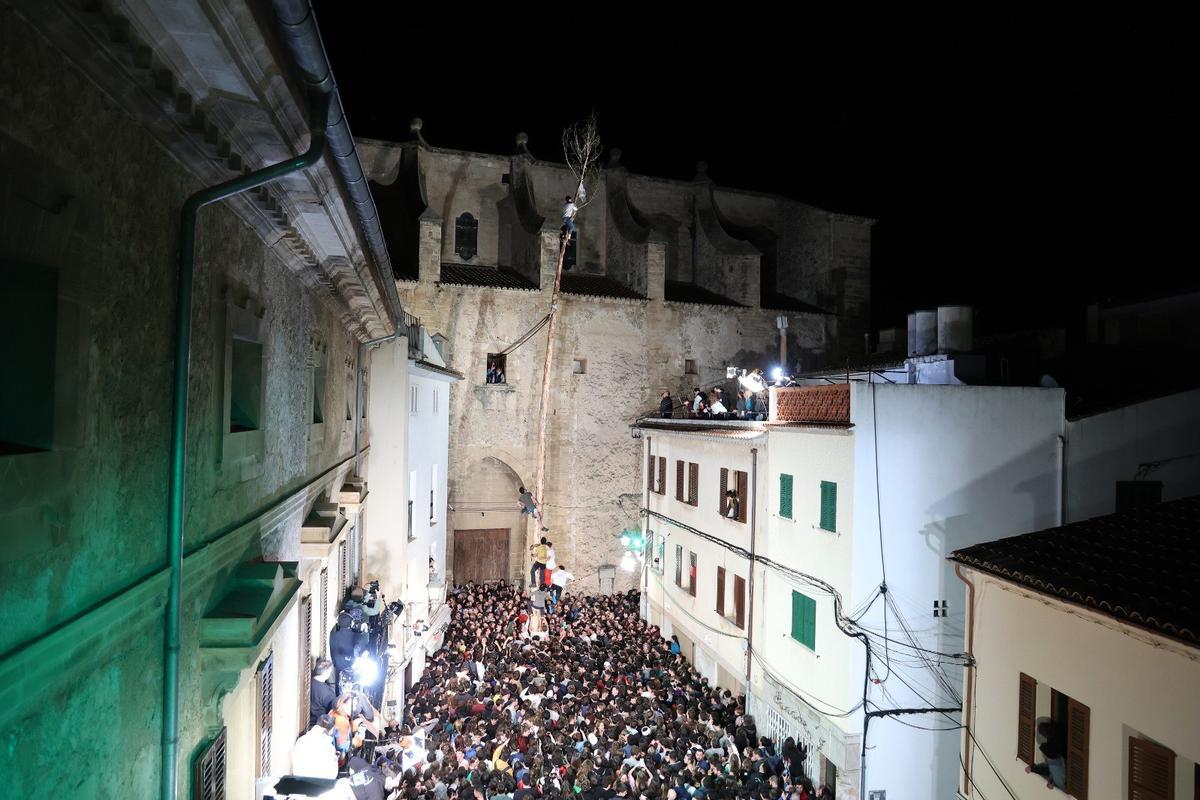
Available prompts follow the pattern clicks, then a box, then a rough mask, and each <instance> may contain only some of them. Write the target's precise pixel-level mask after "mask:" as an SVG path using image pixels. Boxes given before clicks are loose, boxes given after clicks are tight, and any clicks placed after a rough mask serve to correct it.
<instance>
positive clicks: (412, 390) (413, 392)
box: [408, 386, 417, 416]
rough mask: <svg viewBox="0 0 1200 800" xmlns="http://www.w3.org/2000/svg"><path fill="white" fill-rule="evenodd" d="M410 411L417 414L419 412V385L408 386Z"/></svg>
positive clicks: (414, 414)
mask: <svg viewBox="0 0 1200 800" xmlns="http://www.w3.org/2000/svg"><path fill="white" fill-rule="evenodd" d="M408 413H409V414H412V415H413V416H416V414H417V387H416V386H410V387H409V388H408Z"/></svg>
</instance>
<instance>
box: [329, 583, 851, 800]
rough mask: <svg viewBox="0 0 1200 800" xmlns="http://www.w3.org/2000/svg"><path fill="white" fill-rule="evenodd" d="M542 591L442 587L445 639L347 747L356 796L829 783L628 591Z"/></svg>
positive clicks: (817, 791) (509, 798)
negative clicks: (445, 592) (366, 736)
mask: <svg viewBox="0 0 1200 800" xmlns="http://www.w3.org/2000/svg"><path fill="white" fill-rule="evenodd" d="M539 593H541V594H542V595H545V592H543V591H542V587H541V586H535V587H534V588H533V589H532V591H531V590H522V589H520V588H518V587H516V586H512V585H503V584H493V585H486V586H479V585H469V586H467V587H461V588H458V589H455V590H453V591H452V593H451V595H450V596H449V597H448V603H449V604H450V609H451V621H450V623H449V626H448V628H447V630H446V632H445V644H444V646H443V647H442V648H441V649H440V650H438V651H437V652H436V653H435V654H433V655H432V656H430V658H429V660H428V661H427V662H426V667H425V672H424V675H423V676H422V677H421V679H420V680H419V681H418V682H417V683H416V684H415V685H414V686H413V687H412V688H411V690H410V691H409V693H408V696H407V697H406V699H405V704H404V713H403V718H402V719H400V720H396V719H392V720H388V721H387V723H386V724H385V725H384V726H383V727H382V728H381V729H380V732H379V735H378V738H379V745H378V746H376V747H374V748H372V749H371V750H370V751H369V752H368V751H367V750H355V751H354V752H350V753H348V755H349V758H348V759H347V763H346V766H347V767H348V769H349V772H350V776H349V783H350V784H351V788H352V790H353V793H354V796H355V797H356V798H358V800H384V799H385V798H387V800H399V799H400V798H430V799H432V800H453V799H454V798H460V799H466V798H469V799H470V800H475V799H476V798H478V799H479V800H532V799H533V798H544V799H545V800H555V798H560V799H561V798H578V800H592V799H593V798H610V797H629V798H639V799H640V800H689V798H695V800H706V799H710V800H718V799H719V798H759V799H760V800H813V799H815V798H828V797H832V793H831V792H830V791H829V790H828V789H826V788H825V787H822V786H818V787H816V788H814V787H813V785H812V783H811V782H810V781H809V780H808V778H807V777H806V766H807V765H806V763H805V762H806V753H805V750H804V748H803V746H797V745H796V743H795V742H793V741H792V740H791V739H788V740H786V741H784V742H782V743H777V742H772V741H770V740H769V739H767V738H765V737H760V736H759V732H758V730H757V729H756V726H755V722H754V720H753V718H752V717H751V716H750V715H748V714H747V713H746V710H745V707H744V699H743V698H742V697H736V696H734V695H733V694H732V693H731V692H730V690H728V689H720V688H718V687H716V686H711V685H709V682H708V680H707V679H706V678H703V677H701V676H700V675H699V674H698V673H697V672H696V670H695V669H694V668H693V667H692V665H691V664H690V663H688V661H687V660H686V659H685V658H684V656H683V655H682V653H681V652H680V648H679V644H678V642H677V641H672V640H666V639H663V638H662V636H661V635H660V632H659V630H658V629H657V628H655V627H653V626H648V625H647V624H646V623H645V622H644V621H643V620H642V619H641V617H640V615H639V613H638V601H639V596H638V594H637V592H635V591H631V592H628V593H625V594H615V595H600V596H581V595H574V594H571V595H561V593H559V597H558V602H557V603H543V604H542V607H541V608H538V607H536V606H535V597H536V596H537V595H538V594H539ZM541 599H543V600H544V597H543V598H541ZM350 711H351V712H352V711H353V709H350ZM322 717H327V715H322V716H321V717H317V718H316V719H317V721H316V723H315V724H314V730H315V732H310V733H311V735H313V736H321V735H325V734H323V733H322V731H324V721H323V720H322ZM306 735H308V734H306Z"/></svg>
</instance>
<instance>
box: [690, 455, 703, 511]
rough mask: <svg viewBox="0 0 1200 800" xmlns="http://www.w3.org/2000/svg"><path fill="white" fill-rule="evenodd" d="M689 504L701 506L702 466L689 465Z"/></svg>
mask: <svg viewBox="0 0 1200 800" xmlns="http://www.w3.org/2000/svg"><path fill="white" fill-rule="evenodd" d="M688 504H689V505H693V506H698V505H700V465H699V464H694V463H691V462H689V463H688Z"/></svg>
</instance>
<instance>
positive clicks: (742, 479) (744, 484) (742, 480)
mask: <svg viewBox="0 0 1200 800" xmlns="http://www.w3.org/2000/svg"><path fill="white" fill-rule="evenodd" d="M733 474H734V475H735V476H736V478H737V481H736V482H735V485H734V487H733V490H734V491H735V492H737V496H738V513H737V517H736V518H735V519H737V521H738V522H745V521H746V508H747V507H748V506H749V505H750V503H749V499H750V476H749V475H747V474H746V473H745V472H742V471H741V470H738V471H737V472H735V473H733Z"/></svg>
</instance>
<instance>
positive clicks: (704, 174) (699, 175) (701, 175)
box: [692, 161, 710, 181]
mask: <svg viewBox="0 0 1200 800" xmlns="http://www.w3.org/2000/svg"><path fill="white" fill-rule="evenodd" d="M692 180H694V181H707V180H710V178H709V177H708V162H707V161H697V162H696V177H694V178H692Z"/></svg>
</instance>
